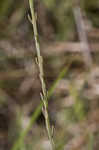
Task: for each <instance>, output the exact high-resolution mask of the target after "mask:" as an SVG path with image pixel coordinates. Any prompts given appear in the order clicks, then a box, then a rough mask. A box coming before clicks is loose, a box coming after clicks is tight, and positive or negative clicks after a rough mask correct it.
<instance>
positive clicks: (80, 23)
mask: <svg viewBox="0 0 99 150" xmlns="http://www.w3.org/2000/svg"><path fill="white" fill-rule="evenodd" d="M73 12H74V17H75V22H76V25H77V30H78V35H79V39H80V41H81V43H83V47H82V54H83V56H84V62H85V64H86V66H87V67H88V68H90V67H91V66H92V57H91V53H90V47H89V43H88V39H87V34H86V30H85V23H84V20H83V16H82V11H81V8H80V6H76V7H75V8H74V9H73Z"/></svg>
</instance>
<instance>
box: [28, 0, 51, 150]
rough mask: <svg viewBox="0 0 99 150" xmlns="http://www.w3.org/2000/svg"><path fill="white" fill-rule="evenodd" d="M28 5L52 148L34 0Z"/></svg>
mask: <svg viewBox="0 0 99 150" xmlns="http://www.w3.org/2000/svg"><path fill="white" fill-rule="evenodd" d="M29 5H30V10H31V16H32V19H31V22H32V25H33V31H34V39H35V45H36V51H37V59H36V61H37V64H38V67H39V77H40V81H41V86H42V93H41V99H42V101H43V108H44V109H43V110H44V117H45V123H46V129H47V133H48V137H49V140H50V143H51V146H52V150H54V141H53V138H52V128H51V125H50V121H49V116H48V110H47V106H48V104H47V103H48V101H47V90H46V84H45V81H44V71H43V58H42V56H41V53H40V45H39V40H38V32H37V25H36V16H35V12H34V1H33V0H29Z"/></svg>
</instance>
